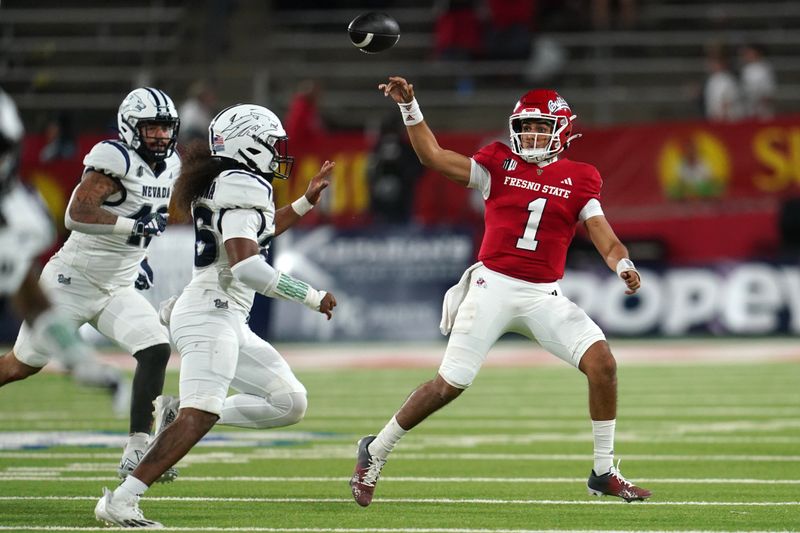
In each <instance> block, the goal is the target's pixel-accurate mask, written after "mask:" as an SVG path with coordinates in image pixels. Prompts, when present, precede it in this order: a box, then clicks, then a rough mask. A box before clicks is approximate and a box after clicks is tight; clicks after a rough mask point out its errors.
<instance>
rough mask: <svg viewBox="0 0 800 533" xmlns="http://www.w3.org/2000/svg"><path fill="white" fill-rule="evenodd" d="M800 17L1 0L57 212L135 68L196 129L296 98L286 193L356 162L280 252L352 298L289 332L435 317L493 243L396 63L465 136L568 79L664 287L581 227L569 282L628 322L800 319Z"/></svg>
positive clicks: (578, 5)
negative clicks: (418, 149)
mask: <svg viewBox="0 0 800 533" xmlns="http://www.w3.org/2000/svg"><path fill="white" fill-rule="evenodd" d="M71 4H73V5H71ZM369 10H379V11H385V12H387V13H389V14H391V15H392V16H393V17H394V18H395V19H397V21H398V22H399V24H400V27H401V30H402V35H401V38H400V41H399V42H398V44H397V45H396V46H395V47H394V48H393V49H391V50H389V51H387V52H384V53H382V54H377V55H366V54H363V53H361V52H359V51H358V50H356V49H355V48H354V47H352V46H351V45H350V43H349V41H348V37H347V33H346V31H345V28H346V27H347V23H348V22H349V21H350V20H351V19H352V18H354V17H355V16H356V15H358V14H360V13H362V12H364V11H369ZM799 30H800V3H797V2H793V1H790V0H768V1H764V2H759V3H753V2H752V1H743V0H719V1H713V0H561V1H559V0H403V1H400V0H395V1H390V0H385V1H380V0H349V1H347V2H345V1H336V0H330V1H325V2H322V1H319V2H312V1H304V0H293V1H288V0H275V1H273V2H269V1H256V0H205V1H198V2H188V1H186V0H142V1H130V0H118V1H115V2H113V3H109V2H106V1H101V0H85V1H81V2H73V3H70V2H63V1H55V0H37V1H36V2H29V1H25V0H3V2H2V5H0V40H2V47H0V50H1V51H0V80H2V86H3V88H4V89H5V90H6V91H8V92H9V93H10V94H11V95H12V96H13V97H14V99H15V100H16V102H17V105H18V106H19V107H20V111H21V113H22V115H23V119H24V121H25V124H26V127H27V130H28V137H27V139H26V143H25V145H24V152H23V158H22V167H21V172H22V176H23V179H24V180H26V181H27V182H29V183H31V184H32V185H34V186H35V187H37V188H38V189H39V190H40V192H41V193H42V195H43V196H44V198H45V200H46V201H47V203H48V206H49V207H50V209H51V211H52V213H53V215H54V217H55V219H56V220H58V221H60V220H63V214H64V208H65V206H66V202H67V200H68V195H69V193H70V191H71V190H72V188H73V187H74V185H75V183H76V182H77V180H78V179H79V178H80V175H81V171H82V164H81V161H82V158H83V155H84V154H85V153H86V151H87V150H88V149H89V148H90V147H91V146H92V145H93V144H94V142H97V140H99V139H102V138H110V137H115V136H116V133H115V129H114V127H115V125H116V109H117V107H118V106H119V103H120V101H121V99H122V97H123V96H124V95H125V94H127V92H128V91H129V90H131V89H132V88H134V87H137V86H142V85H151V86H156V87H158V88H160V89H162V90H164V91H166V92H167V93H169V94H170V95H171V96H172V97H173V99H174V100H175V101H176V103H179V115H180V118H181V142H182V143H186V142H189V141H190V140H193V139H206V136H207V127H208V123H209V121H210V119H211V117H213V116H214V115H215V114H216V113H217V111H218V110H219V109H221V108H222V107H225V106H227V105H230V104H232V103H237V102H245V101H249V102H254V103H258V104H262V105H265V106H267V107H269V108H271V109H272V110H274V111H275V112H276V113H278V115H279V116H280V117H281V118H282V119H283V123H284V125H285V127H286V129H287V132H288V134H289V136H290V151H291V152H292V153H293V155H295V157H296V158H297V162H296V164H295V171H294V172H295V174H294V176H293V179H292V180H290V181H289V182H287V183H282V184H279V185H277V187H276V194H277V198H278V204H279V205H282V204H285V203H287V202H288V201H290V200H291V199H294V198H296V197H297V196H299V194H301V193H302V191H303V190H305V186H306V183H307V180H308V179H309V178H310V177H311V176H312V175H313V174H314V173H315V172H316V170H317V169H318V168H319V166H320V164H321V163H322V161H324V160H325V159H333V160H335V161H336V162H337V167H336V173H335V175H334V184H333V186H332V188H331V191H330V194H329V195H327V197H326V199H325V203H324V205H322V206H321V208H320V209H317V210H315V211H314V212H313V213H312V215H310V216H309V217H307V219H308V220H304V223H303V225H302V226H301V228H300V229H299V230H297V231H294V232H292V234H290V235H288V236H287V238H286V239H283V238H282V240H283V242H282V243H279V244H277V245H276V248H277V249H276V252H275V255H276V257H275V258H274V259H275V260H276V261H280V262H281V263H282V265H283V268H288V269H291V268H295V269H298V274H299V275H300V276H301V277H302V276H303V275H305V276H306V279H309V281H312V282H313V281H314V279H313V278H314V276H323V275H324V276H329V279H327V280H326V281H331V282H332V283H333V287H332V290H333V291H334V292H336V294H337V297H338V298H339V299H340V300H341V302H342V303H343V312H342V315H343V316H342V317H341V319H340V320H338V321H334V322H337V325H336V328H335V329H331V328H328V329H323V328H320V327H318V326H319V325H318V324H317V323H316V322H315V317H310V318H309V317H306V316H304V315H303V314H302V313H301V311H299V310H294V309H291V308H286V309H284V308H282V307H280V305H282V304H278V307H279V309H278V311H279V312H275V309H273V310H272V312H269V311H265V315H269V319H268V320H267V319H265V323H266V322H268V323H269V326H265V329H269V331H268V332H267V335H270V336H271V338H273V339H275V338H278V339H280V338H284V339H287V340H308V339H315V338H319V337H320V336H325V335H327V336H328V337H331V338H341V339H356V340H372V339H384V340H385V339H418V338H433V337H435V336H436V335H437V334H436V325H437V324H438V310H439V305H440V302H441V295H442V293H443V292H444V289H445V288H446V287H447V286H448V285H450V284H451V283H452V282H454V281H455V280H457V279H458V277H459V275H460V273H461V271H463V268H464V267H465V266H466V265H468V264H469V263H470V262H472V260H473V258H474V256H475V255H476V253H477V250H476V249H475V243H476V242H479V240H480V236H481V232H482V229H483V226H482V218H481V217H482V213H481V208H482V207H481V205H482V204H481V202H480V199H479V198H475V197H474V196H472V195H471V194H470V193H469V192H468V191H465V190H462V189H460V188H458V187H456V186H454V185H452V184H449V183H447V182H446V180H444V179H443V178H442V177H441V176H436V175H433V174H432V173H429V172H427V171H426V170H425V169H424V168H423V167H422V166H421V165H420V164H419V162H418V161H417V159H416V157H415V155H414V153H413V150H412V149H411V147H410V146H409V144H408V141H407V138H406V136H405V132H404V128H403V125H402V121H401V120H400V114H399V113H398V111H397V109H396V107H395V106H394V105H393V104H392V103H391V102H389V101H387V100H385V99H384V98H383V96H382V95H381V94H380V93H379V92H378V91H377V89H376V87H377V84H378V83H380V82H381V81H383V80H385V79H386V77H387V76H388V75H401V76H404V77H406V78H408V79H409V80H410V81H411V82H412V83H414V86H415V89H416V91H417V94H418V99H419V102H420V105H421V107H422V109H423V111H424V113H425V117H426V119H427V121H428V123H429V125H430V126H431V128H432V129H433V130H434V131H435V132H436V133H437V134H439V140H440V143H441V144H442V145H444V146H446V147H451V148H453V149H456V150H458V151H461V152H462V153H465V154H471V153H473V152H474V151H475V150H476V149H477V148H479V147H480V146H482V145H483V144H486V143H487V142H488V141H492V140H495V139H499V140H503V141H506V142H507V139H508V115H509V114H510V112H511V110H512V108H513V106H514V103H515V102H516V100H517V99H518V98H519V96H520V95H521V94H523V93H524V92H526V91H527V90H529V89H531V88H535V87H551V88H555V89H556V90H557V91H558V92H559V93H560V94H561V95H562V96H564V98H565V99H566V100H567V101H568V102H569V104H570V105H571V107H572V109H573V111H574V112H575V113H576V114H577V115H578V121H577V127H578V130H579V131H582V132H583V133H584V137H583V138H582V139H580V140H578V141H576V142H575V143H574V145H573V146H572V147H571V148H570V149H569V151H568V152H567V153H566V156H567V157H570V158H574V159H578V160H583V161H586V162H589V163H592V164H594V165H596V166H597V167H598V168H599V169H600V172H601V174H602V175H603V177H604V180H605V184H604V193H603V205H604V209H605V211H606V214H607V216H608V218H609V219H610V221H611V222H612V224H613V225H614V227H615V229H616V230H617V232H618V234H619V235H620V237H621V238H622V239H623V240H624V241H625V242H626V243H627V244H628V246H629V248H630V250H631V255H632V257H633V259H634V260H636V261H637V264H641V265H643V266H644V267H645V276H644V277H645V280H646V283H645V290H643V292H642V294H641V295H640V296H639V297H638V298H633V299H631V301H633V303H630V302H625V301H623V300H622V299H620V298H619V297H618V295H617V294H616V293H615V292H614V290H613V289H612V288H611V286H609V288H607V289H606V288H605V287H606V284H607V283H606V280H607V277H608V275H610V273H606V272H604V271H603V270H602V269H603V265H602V261H601V260H600V258H599V257H597V256H596V252H594V251H593V249H592V248H591V245H590V243H588V242H587V241H586V239H585V238H583V237H582V236H581V234H580V232H579V236H578V238H577V239H576V241H575V244H574V245H573V248H572V250H571V252H570V256H569V263H568V268H569V269H570V273H568V275H567V277H566V278H565V281H564V283H565V289H566V290H567V292H568V294H569V293H570V290H571V291H572V293H571V294H570V295H571V296H572V297H573V299H575V300H576V301H577V302H578V303H579V304H580V305H581V306H582V307H584V308H585V309H586V310H587V311H588V312H589V313H590V314H592V315H593V317H594V318H595V319H596V320H598V322H600V323H601V325H603V326H604V329H606V331H608V332H609V333H611V334H621V335H645V334H647V335H650V334H655V335H686V334H693V333H698V334H721V333H724V334H786V333H789V334H796V333H798V332H800V273H799V270H800V267H799V266H798V253H799V252H800V113H799V112H800V46H798V45H800V31H799ZM61 229H62V235H63V232H64V230H63V225H62V228H61ZM178 229H179V228H178ZM178 229H176V230H175V231H173V232H167V234H169V233H172V234H173V235H174V237H171V238H170V239H178V238H183V239H184V240H185V241H186V242H188V243H189V244H188V245H187V246H188V252H187V255H186V257H187V259H186V260H185V261H183V262H184V263H185V265H184V266H185V268H183V267H181V268H177V267H175V266H174V265H173V264H171V263H170V261H167V260H164V259H159V252H158V247H163V248H165V249H167V250H170V249H174V246H175V244H174V243H175V242H176V241H174V240H170V239H163V242H158V243H157V242H154V244H153V248H154V249H152V250H151V257H152V260H151V263H155V264H156V265H158V266H160V267H161V270H160V271H161V274H160V275H161V279H162V280H164V282H163V283H162V284H160V286H159V290H161V291H163V292H161V293H158V292H157V293H156V295H155V296H153V298H154V299H157V298H160V297H162V296H163V297H166V296H169V294H168V293H169V292H175V291H176V290H178V289H180V287H181V283H185V281H182V280H184V279H186V276H187V274H186V269H187V268H188V269H190V268H191V236H190V230H189V229H186V232H184V234H183V235H182V236H181V232H180V231H178ZM187 235H188V236H187ZM165 236H166V235H165ZM154 241H158V240H154ZM173 258H174V257H173ZM159 263H161V264H160V265H159ZM158 272H159V271H158V270H157V274H156V275H157V276H159V273H158ZM677 280H680V283H679V281H677ZM686 280H689V281H688V287H689V288H686V287H687V282H686ZM157 285H158V282H157ZM325 286H329V285H328V284H326V285H325ZM334 287H335V288H334ZM616 288H618V287H616ZM337 289H338V290H337ZM617 292H619V291H617ZM348 298H349V300H350V302H352V303H351V304H350V307H348V306H347V304H346V302H347V301H348ZM8 320H11V319H8ZM2 329H7V330H8V332H12V331H13V332H16V325H15V324H14V325H11V326H9V327H7V328H6V327H3V328H2ZM254 329H258V328H254ZM8 335H11V333H6V334H5V335H3V333H2V332H0V336H5V337H7V336H8ZM6 340H8V339H7V338H6Z"/></svg>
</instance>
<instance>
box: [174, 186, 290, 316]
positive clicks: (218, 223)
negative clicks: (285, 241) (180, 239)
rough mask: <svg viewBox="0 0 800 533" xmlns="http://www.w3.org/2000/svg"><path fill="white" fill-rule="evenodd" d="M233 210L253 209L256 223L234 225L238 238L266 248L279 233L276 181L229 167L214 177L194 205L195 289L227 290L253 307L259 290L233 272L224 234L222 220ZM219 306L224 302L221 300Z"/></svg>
mask: <svg viewBox="0 0 800 533" xmlns="http://www.w3.org/2000/svg"><path fill="white" fill-rule="evenodd" d="M232 210H248V211H250V210H253V211H254V212H255V214H257V215H258V216H257V217H250V220H256V223H255V224H245V225H243V226H242V227H240V228H234V229H233V230H231V229H230V228H228V226H226V228H228V231H229V232H232V233H233V235H234V236H235V237H244V238H249V239H252V240H254V241H256V242H257V243H258V244H259V246H262V247H264V249H265V250H266V248H267V247H268V246H269V243H270V241H271V239H272V237H273V236H274V235H275V201H274V198H273V194H272V184H270V182H269V181H267V179H266V178H264V177H262V176H259V175H258V174H253V173H252V172H247V171H244V170H226V171H224V172H222V173H220V175H219V176H217V177H216V178H214V180H213V181H212V182H211V185H209V188H208V189H207V190H206V192H205V194H204V195H203V196H202V197H200V198H198V199H197V200H195V202H194V203H193V205H192V218H193V220H194V227H195V256H194V270H193V273H192V281H191V282H190V283H189V285H188V286H187V288H188V289H191V288H201V289H214V290H218V291H222V292H224V293H225V294H226V295H227V296H229V297H230V298H231V299H232V300H233V301H234V302H236V303H237V304H239V305H240V306H242V307H244V308H245V309H247V310H249V309H250V307H252V305H253V298H254V296H255V291H254V290H253V289H251V288H250V287H248V286H247V285H245V284H244V283H242V282H241V281H238V280H237V279H236V278H234V277H233V274H232V273H231V267H230V263H229V262H228V254H227V252H226V251H225V245H224V242H223V236H222V219H223V217H225V216H226V213H228V212H230V211H232ZM219 305H223V304H222V303H220V304H219Z"/></svg>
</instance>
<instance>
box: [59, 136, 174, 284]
mask: <svg viewBox="0 0 800 533" xmlns="http://www.w3.org/2000/svg"><path fill="white" fill-rule="evenodd" d="M83 164H84V165H85V167H86V168H85V170H84V173H85V172H86V171H88V170H94V171H96V172H99V173H101V174H104V175H106V176H108V177H109V178H111V179H113V180H114V181H116V182H117V183H119V185H120V186H121V187H122V190H121V191H120V192H118V193H114V194H113V195H111V196H110V197H109V198H108V199H107V200H106V201H105V202H104V204H103V208H104V209H105V210H106V211H108V212H110V213H113V214H115V215H118V216H122V217H126V218H133V219H137V218H139V217H141V216H144V215H146V214H148V213H151V212H153V211H156V212H160V213H166V212H167V208H168V206H169V198H170V195H171V194H172V184H173V183H174V181H175V179H177V178H178V174H180V158H179V157H178V155H177V153H173V154H172V155H171V156H170V157H168V158H167V159H166V160H164V161H163V162H162V163H159V164H158V165H157V166H156V171H155V172H154V171H153V169H151V168H150V165H148V164H147V163H146V162H145V161H144V160H143V159H142V158H141V157H140V156H139V154H137V153H136V151H135V150H133V149H131V148H130V147H128V145H126V144H125V143H123V142H120V141H102V142H99V143H97V144H96V145H94V147H93V148H92V150H91V151H90V152H89V153H88V154H87V155H86V157H85V158H84V159H83ZM149 243H150V238H146V239H145V238H141V237H131V236H128V235H116V234H104V235H89V234H86V233H80V232H78V231H73V232H72V234H71V235H70V236H69V239H67V242H65V243H64V246H63V247H62V248H61V250H59V251H58V253H57V254H56V255H57V256H58V257H59V258H60V259H61V260H62V261H63V262H64V263H66V264H67V265H69V266H71V267H72V268H74V269H76V270H78V271H79V272H81V273H83V274H84V275H85V276H86V278H87V279H88V280H90V281H91V282H92V283H94V284H95V285H97V286H98V287H100V288H103V289H113V288H115V287H125V286H129V285H132V284H133V282H134V281H135V280H136V276H137V271H138V265H139V263H140V262H141V260H142V259H143V258H144V256H145V251H146V248H147V245H148V244H149Z"/></svg>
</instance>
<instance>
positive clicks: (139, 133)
mask: <svg viewBox="0 0 800 533" xmlns="http://www.w3.org/2000/svg"><path fill="white" fill-rule="evenodd" d="M132 122H133V123H134V124H132ZM125 123H126V124H127V125H128V127H129V128H131V130H132V131H133V139H132V140H131V143H130V145H131V148H133V149H134V150H136V153H138V154H139V155H140V156H141V158H142V159H144V160H145V162H147V163H158V162H160V161H163V160H165V159H166V158H168V157H169V156H171V155H172V154H173V152H174V151H175V144H176V143H177V142H178V129H179V128H180V120H179V119H177V118H172V117H169V116H166V117H156V118H152V119H136V118H133V117H131V118H129V119H128V120H126V121H125ZM148 126H164V127H166V128H167V129H168V130H169V136H168V138H167V142H166V144H165V145H164V146H163V148H162V147H159V148H156V149H153V148H151V147H150V146H148V143H147V141H148V139H150V140H155V139H163V138H162V137H149V138H148V137H146V136H145V133H144V131H143V130H144V129H145V128H147V127H148Z"/></svg>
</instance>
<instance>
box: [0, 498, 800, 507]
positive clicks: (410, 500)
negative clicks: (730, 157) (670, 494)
mask: <svg viewBox="0 0 800 533" xmlns="http://www.w3.org/2000/svg"><path fill="white" fill-rule="evenodd" d="M97 499H98V496H0V501H96V500H97ZM147 501H153V502H203V503H205V502H207V503H219V502H225V503H346V504H348V505H350V504H352V503H353V499H352V498H243V497H242V498H233V497H231V498H208V497H203V496H157V497H152V498H150V497H148V498H147ZM374 501H375V502H378V503H382V504H384V503H431V504H442V503H446V504H453V505H459V504H461V505H464V504H469V505H474V504H481V505H625V502H624V501H622V500H617V499H615V500H610V499H602V500H601V499H597V500H506V499H494V498H380V499H377V500H374ZM642 505H648V506H650V505H656V506H670V507H671V506H688V505H691V506H701V507H794V506H800V501H763V502H736V501H733V502H715V501H652V500H648V501H647V502H645V503H643V504H642Z"/></svg>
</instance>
